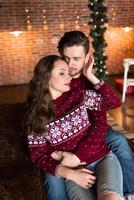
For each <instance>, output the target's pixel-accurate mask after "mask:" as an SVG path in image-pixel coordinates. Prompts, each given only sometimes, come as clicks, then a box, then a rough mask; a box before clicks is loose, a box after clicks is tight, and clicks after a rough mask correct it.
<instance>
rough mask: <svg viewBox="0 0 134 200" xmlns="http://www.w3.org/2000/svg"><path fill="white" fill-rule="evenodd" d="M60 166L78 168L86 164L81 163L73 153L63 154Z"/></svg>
mask: <svg viewBox="0 0 134 200" xmlns="http://www.w3.org/2000/svg"><path fill="white" fill-rule="evenodd" d="M61 164H62V165H63V166H66V167H78V166H80V165H85V164H86V162H81V161H80V159H79V158H78V157H77V156H76V155H75V154H73V153H70V152H63V158H62V161H61Z"/></svg>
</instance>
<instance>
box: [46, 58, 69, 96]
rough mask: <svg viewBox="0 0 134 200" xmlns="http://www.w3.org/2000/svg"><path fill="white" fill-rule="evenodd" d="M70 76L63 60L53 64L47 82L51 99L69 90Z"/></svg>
mask: <svg viewBox="0 0 134 200" xmlns="http://www.w3.org/2000/svg"><path fill="white" fill-rule="evenodd" d="M70 83H71V76H70V75H69V67H68V65H67V63H66V62H65V61H63V60H58V61H55V62H54V67H53V70H52V73H51V77H50V80H49V90H50V93H51V95H52V98H53V99H55V98H57V97H59V96H60V95H61V94H62V93H64V92H67V91H69V90H70Z"/></svg>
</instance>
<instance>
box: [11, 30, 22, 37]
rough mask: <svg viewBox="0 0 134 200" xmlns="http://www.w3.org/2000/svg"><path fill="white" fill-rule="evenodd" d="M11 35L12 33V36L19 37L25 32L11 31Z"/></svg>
mask: <svg viewBox="0 0 134 200" xmlns="http://www.w3.org/2000/svg"><path fill="white" fill-rule="evenodd" d="M10 33H11V34H12V35H14V36H16V37H18V36H19V35H20V34H22V33H23V31H11V32H10Z"/></svg>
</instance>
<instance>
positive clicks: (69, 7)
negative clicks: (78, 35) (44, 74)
mask: <svg viewBox="0 0 134 200" xmlns="http://www.w3.org/2000/svg"><path fill="white" fill-rule="evenodd" d="M87 5H88V0H79V1H76V0H74V1H72V0H68V1H65V0H62V1H61V0H51V1H50V0H29V1H25V0H23V1H17V0H14V1H10V0H4V1H3V2H2V1H0V16H1V17H0V58H1V62H0V85H10V84H21V83H27V82H28V81H29V79H30V78H31V76H32V72H33V69H34V66H35V64H36V62H37V61H38V60H39V59H40V58H41V57H42V56H44V55H47V54H52V53H56V52H57V48H56V47H57V42H58V40H59V38H60V37H61V36H62V35H63V33H64V31H69V30H75V29H78V28H79V29H80V30H82V31H84V32H85V33H86V34H87V35H88V34H89V30H90V27H89V26H88V20H89V17H88V16H89V14H90V11H89V9H88V6H87ZM107 6H108V18H109V28H108V31H107V33H106V40H107V43H108V47H107V49H106V53H107V55H108V61H107V67H108V71H109V73H112V74H117V73H122V72H123V66H122V60H123V58H127V57H134V39H133V38H134V14H133V13H134V12H133V10H134V0H129V1H128V0H122V1H121V0H118V1H115V0H109V1H107ZM126 26H130V27H132V29H131V30H130V31H129V32H125V31H124V30H123V28H124V27H126ZM15 30H21V31H23V33H22V34H20V35H19V36H18V37H16V36H14V35H12V34H11V33H10V32H11V31H15Z"/></svg>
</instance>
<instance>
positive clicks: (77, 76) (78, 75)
mask: <svg viewBox="0 0 134 200" xmlns="http://www.w3.org/2000/svg"><path fill="white" fill-rule="evenodd" d="M80 75H81V73H79V74H76V75H75V76H73V77H72V78H74V79H75V78H79V77H80Z"/></svg>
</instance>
